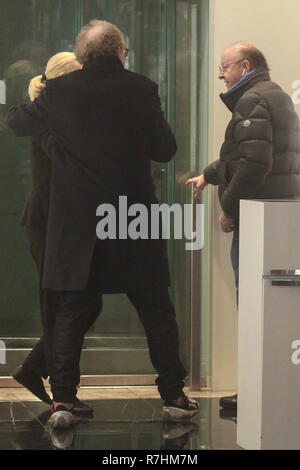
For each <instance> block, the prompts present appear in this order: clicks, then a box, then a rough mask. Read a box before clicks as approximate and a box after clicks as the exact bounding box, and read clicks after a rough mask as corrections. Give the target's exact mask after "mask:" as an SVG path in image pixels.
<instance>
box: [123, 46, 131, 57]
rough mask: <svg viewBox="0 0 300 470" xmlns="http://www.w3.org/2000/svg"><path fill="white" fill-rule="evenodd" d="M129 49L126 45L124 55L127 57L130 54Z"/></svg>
mask: <svg viewBox="0 0 300 470" xmlns="http://www.w3.org/2000/svg"><path fill="white" fill-rule="evenodd" d="M129 50H130V49H128V48H127V47H124V56H125V57H128V54H129Z"/></svg>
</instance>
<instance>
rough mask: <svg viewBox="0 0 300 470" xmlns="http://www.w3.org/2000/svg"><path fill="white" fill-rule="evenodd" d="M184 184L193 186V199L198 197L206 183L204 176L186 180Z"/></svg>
mask: <svg viewBox="0 0 300 470" xmlns="http://www.w3.org/2000/svg"><path fill="white" fill-rule="evenodd" d="M185 184H195V185H196V186H195V189H194V197H195V198H196V197H199V196H200V195H201V193H202V191H203V189H204V188H205V186H207V184H208V183H206V181H205V179H204V176H203V175H200V176H195V178H190V179H188V180H187V181H186V182H185Z"/></svg>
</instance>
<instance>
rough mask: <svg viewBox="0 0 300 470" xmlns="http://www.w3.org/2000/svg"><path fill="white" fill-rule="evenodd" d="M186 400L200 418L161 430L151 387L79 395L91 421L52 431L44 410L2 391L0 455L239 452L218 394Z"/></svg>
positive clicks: (18, 393) (24, 396)
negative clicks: (197, 407)
mask: <svg viewBox="0 0 300 470" xmlns="http://www.w3.org/2000/svg"><path fill="white" fill-rule="evenodd" d="M228 394H229V393H228ZM190 395H192V396H193V397H194V398H195V399H196V400H197V401H198V402H199V404H200V413H199V414H198V415H197V416H196V417H194V418H193V419H192V420H191V421H189V422H187V423H180V424H164V423H163V422H162V420H161V407H162V401H161V400H160V399H159V398H158V396H157V391H156V390H155V389H154V388H152V387H129V388H128V387H121V388H119V387H118V388H109V387H101V388H89V389H80V390H79V396H80V398H82V399H85V401H86V402H87V403H88V404H90V405H91V406H92V407H93V409H94V416H93V418H92V419H86V420H85V421H80V422H78V423H77V425H76V426H75V427H74V428H72V429H70V430H68V431H54V430H53V429H51V428H50V427H49V425H48V424H47V421H48V418H49V410H48V407H47V405H45V404H43V403H42V402H40V401H38V400H35V399H33V398H32V395H30V394H29V393H28V392H27V391H26V390H24V389H22V388H21V389H18V388H15V389H12V388H11V389H0V450H22V449H29V450H51V449H52V450H57V449H70V450H102V451H103V450H107V449H109V450H160V449H165V450H205V449H207V450H209V449H227V450H238V449H239V447H238V446H237V444H236V419H235V417H234V415H232V414H230V413H229V414H227V415H224V412H223V414H222V412H220V409H219V405H218V404H219V398H218V397H219V396H220V394H217V396H216V395H212V394H209V393H207V392H193V393H191V394H190Z"/></svg>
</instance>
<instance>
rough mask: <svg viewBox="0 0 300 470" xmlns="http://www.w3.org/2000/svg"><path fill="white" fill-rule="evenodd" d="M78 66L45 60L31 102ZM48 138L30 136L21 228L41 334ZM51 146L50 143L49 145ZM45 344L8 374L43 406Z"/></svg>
mask: <svg viewBox="0 0 300 470" xmlns="http://www.w3.org/2000/svg"><path fill="white" fill-rule="evenodd" d="M81 68H82V66H81V65H80V64H79V62H78V61H77V60H76V57H75V54H74V53H73V52H59V53H58V54H55V55H54V56H53V57H51V59H49V61H48V63H47V66H46V69H45V72H44V73H43V74H42V75H38V76H36V77H34V78H33V79H32V80H31V81H30V83H29V88H28V94H29V97H30V99H31V101H34V100H35V99H36V98H37V97H38V96H39V95H40V94H41V92H42V91H43V89H44V88H45V87H46V83H47V80H51V79H53V78H56V77H59V76H60V75H64V74H66V73H71V72H74V71H75V70H78V69H81ZM50 142H51V136H50V135H49V134H48V133H43V134H40V135H37V136H34V137H31V155H30V158H31V169H32V191H31V193H30V195H29V197H28V199H27V201H26V203H25V207H24V211H23V217H22V225H24V226H25V227H26V230H27V234H28V238H29V243H30V250H31V254H32V257H33V259H34V261H35V263H36V265H37V268H38V272H39V278H40V281H39V287H40V301H41V314H42V324H43V331H44V334H47V331H49V328H51V327H52V326H51V325H49V321H48V320H46V316H45V315H44V314H43V310H44V305H45V303H48V306H49V303H51V304H53V303H55V300H54V299H53V297H52V296H51V297H50V296H49V294H48V292H47V291H42V289H41V279H42V273H43V267H44V258H45V246H46V234H47V219H48V212H49V198H50V186H51V146H50ZM51 145H52V143H51ZM45 344H46V341H44V340H43V337H42V338H41V339H40V340H39V341H38V342H37V344H36V345H35V347H34V348H33V349H32V351H31V352H30V354H29V355H28V357H27V358H26V359H25V360H24V362H23V363H22V364H21V365H19V366H18V367H17V368H16V369H15V370H14V371H13V373H12V376H13V378H14V379H15V380H16V381H17V382H19V383H20V384H22V385H23V386H24V387H26V388H27V389H28V390H30V391H31V392H32V393H33V394H34V395H36V396H37V397H38V398H40V399H41V400H42V401H44V402H45V403H48V404H51V403H52V400H51V398H50V396H49V395H48V394H47V392H46V390H45V387H44V384H43V381H42V377H44V378H45V379H46V378H47V377H48V375H49V370H48V369H49V367H48V366H47V362H49V361H47V360H46V358H49V355H50V354H51V352H50V351H48V352H47V351H46V348H45ZM75 405H76V408H78V411H89V410H91V409H90V408H89V407H87V405H85V404H84V403H82V402H80V400H78V399H77V403H75Z"/></svg>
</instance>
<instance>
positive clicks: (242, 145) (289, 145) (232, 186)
mask: <svg viewBox="0 0 300 470" xmlns="http://www.w3.org/2000/svg"><path fill="white" fill-rule="evenodd" d="M220 97H221V99H222V100H223V102H224V103H225V104H226V106H227V107H228V108H229V110H230V111H232V119H231V121H230V122H229V125H228V127H227V129H226V133H225V141H224V143H223V145H222V147H221V152H220V159H219V160H216V161H215V162H213V163H211V164H210V165H209V166H207V167H206V168H205V170H204V178H205V180H206V181H207V182H208V183H210V184H213V185H219V199H220V203H221V207H222V210H223V211H224V212H225V214H226V215H228V216H232V217H234V218H235V219H238V213H239V200H240V199H277V198H295V197H300V138H299V137H300V133H299V119H298V116H297V114H296V112H295V110H294V106H293V103H292V101H291V98H290V97H289V96H288V95H287V94H286V93H285V92H284V91H283V90H282V89H281V88H280V86H278V85H276V83H273V82H272V81H271V80H270V76H269V73H268V72H267V71H266V70H265V69H264V70H262V69H261V70H257V71H255V72H254V73H252V74H251V75H249V76H248V77H247V78H245V79H244V80H243V81H242V82H241V83H240V84H239V85H237V86H236V87H234V88H233V89H232V90H230V91H229V92H227V93H224V94H221V95H220Z"/></svg>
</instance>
